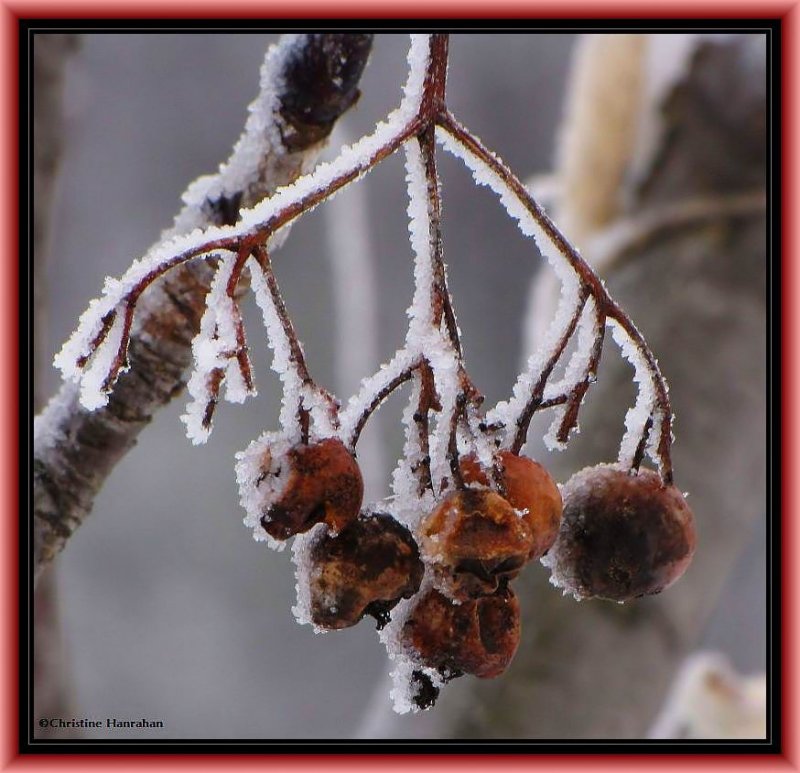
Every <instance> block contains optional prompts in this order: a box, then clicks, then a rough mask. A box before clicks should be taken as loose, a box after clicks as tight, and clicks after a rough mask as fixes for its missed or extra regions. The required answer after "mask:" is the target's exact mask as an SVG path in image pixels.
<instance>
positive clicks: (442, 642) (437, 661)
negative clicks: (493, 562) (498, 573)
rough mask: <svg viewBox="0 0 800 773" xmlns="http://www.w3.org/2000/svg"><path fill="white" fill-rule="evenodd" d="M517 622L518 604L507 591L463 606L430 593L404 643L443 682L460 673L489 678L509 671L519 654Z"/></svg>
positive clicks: (411, 618) (413, 617) (405, 629)
mask: <svg viewBox="0 0 800 773" xmlns="http://www.w3.org/2000/svg"><path fill="white" fill-rule="evenodd" d="M519 618H520V615H519V601H517V597H516V596H515V595H514V593H513V591H512V590H511V589H510V588H508V587H503V588H502V589H501V590H499V591H498V592H497V593H495V594H493V595H491V596H481V597H480V598H477V599H472V600H470V601H465V602H463V603H461V604H456V603H454V602H452V601H451V600H450V599H448V598H447V597H446V596H444V595H442V594H441V593H439V592H438V591H436V590H431V591H429V592H428V593H426V594H425V595H424V596H422V598H421V599H420V600H419V603H418V604H417V605H416V607H415V608H414V609H413V611H412V612H411V615H410V616H409V618H408V620H406V623H405V625H404V626H403V631H402V635H401V638H402V641H403V643H404V645H405V646H406V647H408V648H409V649H410V650H412V651H413V652H414V653H415V654H416V656H417V657H418V658H419V659H420V661H421V662H422V664H423V665H425V666H427V667H428V668H435V669H437V670H438V671H439V672H440V673H441V674H442V675H443V677H444V678H445V679H450V678H453V677H454V676H458V675H459V674H460V673H464V674H472V675H473V676H478V677H481V678H484V679H490V678H492V677H495V676H499V675H500V674H502V673H503V671H505V670H506V668H507V667H508V664H509V663H510V662H511V660H512V659H513V657H514V653H515V652H516V651H517V647H518V645H519V638H520V620H519Z"/></svg>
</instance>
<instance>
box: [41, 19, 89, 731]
mask: <svg viewBox="0 0 800 773" xmlns="http://www.w3.org/2000/svg"><path fill="white" fill-rule="evenodd" d="M78 41H79V38H78V37H77V36H76V35H60V34H59V35H55V34H53V35H37V36H36V37H35V39H34V48H33V89H34V104H33V186H34V193H35V196H36V199H35V200H36V206H35V208H34V213H33V283H34V295H35V297H36V305H35V306H34V309H33V313H34V315H35V316H34V363H33V367H34V382H33V389H34V397H33V399H34V410H35V411H37V412H38V411H39V410H41V408H42V405H43V404H44V400H43V397H42V393H41V385H40V383H41V382H40V381H39V376H40V375H41V364H42V363H41V352H42V351H43V350H44V341H43V336H44V329H45V327H46V324H47V287H46V280H45V265H46V260H47V258H48V256H49V253H50V236H51V228H50V226H51V215H52V203H53V194H54V188H55V185H56V179H57V176H58V171H59V162H60V160H61V151H62V144H63V143H62V140H63V132H64V111H63V85H64V68H65V64H66V62H67V59H68V58H69V57H70V56H71V55H72V53H73V52H74V51H75V50H76V48H77V47H78ZM33 604H34V619H33V625H34V641H33V644H34V649H33V680H34V682H33V711H34V718H39V717H69V716H71V715H72V710H71V695H70V686H69V685H70V681H69V668H68V667H67V664H66V662H65V658H64V651H63V642H62V639H61V629H60V625H59V620H58V578H57V573H55V572H51V573H50V574H49V575H48V576H47V577H46V578H45V579H44V581H43V582H41V583H40V584H39V586H38V587H37V589H36V593H35V595H34V599H33ZM36 735H37V737H40V738H41V737H47V738H63V737H69V736H75V735H78V731H76V730H75V729H70V728H66V729H48V730H41V729H39V728H38V726H37V727H36Z"/></svg>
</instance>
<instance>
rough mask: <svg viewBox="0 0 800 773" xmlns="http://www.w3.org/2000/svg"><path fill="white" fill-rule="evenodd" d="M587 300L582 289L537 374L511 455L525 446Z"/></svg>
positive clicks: (518, 426) (512, 444)
mask: <svg viewBox="0 0 800 773" xmlns="http://www.w3.org/2000/svg"><path fill="white" fill-rule="evenodd" d="M588 298H589V291H588V290H587V289H585V288H584V289H583V290H581V292H580V294H579V295H578V302H577V303H576V304H575V308H574V310H573V312H572V317H571V318H570V321H569V324H568V325H567V327H566V328H565V330H564V332H563V333H562V334H561V338H559V340H558V343H557V344H556V348H555V349H554V350H553V353H552V354H551V356H550V358H549V359H548V361H547V362H546V363H545V365H544V367H543V368H542V370H541V373H540V374H539V377H538V379H537V380H536V384H534V386H533V389H532V390H531V394H530V396H529V398H528V401H527V402H526V403H525V406H524V408H523V409H522V411H521V412H520V415H519V417H518V418H517V423H516V430H515V432H514V440H513V441H512V443H511V451H512V453H515V454H518V453H519V452H520V451H521V450H522V446H524V445H525V440H526V439H527V437H528V428H529V427H530V424H531V419H533V415H534V414H535V413H536V411H537V410H538V409H539V408H540V407H541V403H542V397H543V396H544V388H545V386H546V384H547V379H548V378H550V374H551V373H552V372H553V368H555V366H556V364H557V363H558V361H559V360H560V359H561V355H562V354H564V350H565V349H566V348H567V344H568V343H569V340H570V338H572V334H573V333H574V332H575V328H576V327H577V326H578V320H579V319H580V318H581V314H582V313H583V307H584V306H585V305H586V301H587V300H588Z"/></svg>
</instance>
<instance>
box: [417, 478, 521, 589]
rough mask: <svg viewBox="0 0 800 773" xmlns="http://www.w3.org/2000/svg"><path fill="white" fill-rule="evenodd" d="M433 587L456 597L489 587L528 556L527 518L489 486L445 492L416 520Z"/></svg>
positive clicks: (513, 571)
mask: <svg viewBox="0 0 800 773" xmlns="http://www.w3.org/2000/svg"><path fill="white" fill-rule="evenodd" d="M420 537H421V540H422V548H423V551H424V553H425V555H426V556H427V557H428V558H429V559H430V560H431V561H432V563H433V567H434V575H435V578H436V585H437V587H438V588H439V589H440V590H442V591H443V592H444V593H446V594H447V595H448V596H450V598H452V599H455V600H457V601H461V600H464V599H469V598H474V597H476V596H481V595H486V594H490V593H494V592H495V591H496V590H497V588H498V587H499V586H500V584H501V583H502V582H504V581H507V580H509V579H511V578H512V577H516V576H517V575H518V574H519V571H520V569H521V568H522V566H523V565H524V564H525V563H526V561H527V560H528V554H529V553H530V550H531V545H532V544H533V535H532V533H531V530H530V527H529V526H528V524H527V522H526V521H525V520H524V519H523V518H521V517H520V516H519V515H518V514H517V513H516V512H515V510H514V508H513V507H511V505H510V504H509V503H508V502H507V501H506V500H505V499H503V497H501V496H500V495H499V494H497V493H496V492H494V491H486V490H474V489H464V490H463V491H456V492H454V493H453V494H450V495H449V496H448V497H447V498H446V499H445V500H444V501H443V502H442V503H441V504H440V505H439V507H437V508H436V510H434V511H433V512H432V513H431V514H430V515H429V516H428V517H427V518H425V520H424V521H423V522H422V524H421V525H420Z"/></svg>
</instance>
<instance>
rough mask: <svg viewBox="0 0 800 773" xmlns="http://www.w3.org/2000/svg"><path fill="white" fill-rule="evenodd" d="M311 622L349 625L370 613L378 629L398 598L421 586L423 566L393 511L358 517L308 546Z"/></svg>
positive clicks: (339, 625)
mask: <svg viewBox="0 0 800 773" xmlns="http://www.w3.org/2000/svg"><path fill="white" fill-rule="evenodd" d="M310 566H311V570H310V572H308V573H307V575H306V578H307V581H308V583H309V586H310V587H309V590H310V593H309V596H310V612H311V620H312V622H313V623H314V624H315V625H318V626H320V627H321V628H331V629H334V628H347V627H349V626H351V625H355V624H356V623H357V622H358V621H359V620H361V618H362V617H363V616H364V615H365V614H368V615H372V616H373V617H374V618H375V619H376V620H377V621H378V627H379V628H382V627H383V626H384V625H385V624H386V623H387V622H388V621H389V612H390V610H391V609H392V608H393V607H394V606H395V605H396V604H397V602H398V601H400V599H403V598H410V597H411V596H413V595H414V594H415V593H416V592H417V590H418V589H419V584H420V582H421V580H422V574H423V571H424V567H423V564H422V561H421V560H420V557H419V549H418V548H417V543H416V542H415V541H414V538H413V537H412V536H411V532H410V531H409V530H408V529H407V528H406V527H405V526H403V525H402V524H400V523H398V522H397V521H396V520H395V519H394V518H393V517H392V516H391V515H388V514H386V513H377V514H370V515H362V516H361V517H360V518H358V519H357V520H355V521H353V522H352V523H350V524H348V525H347V526H346V527H345V528H344V529H342V530H341V531H340V532H339V533H338V534H336V535H333V534H324V535H322V537H321V538H320V539H319V541H318V542H316V543H315V544H314V546H313V547H312V549H311V556H310Z"/></svg>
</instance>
